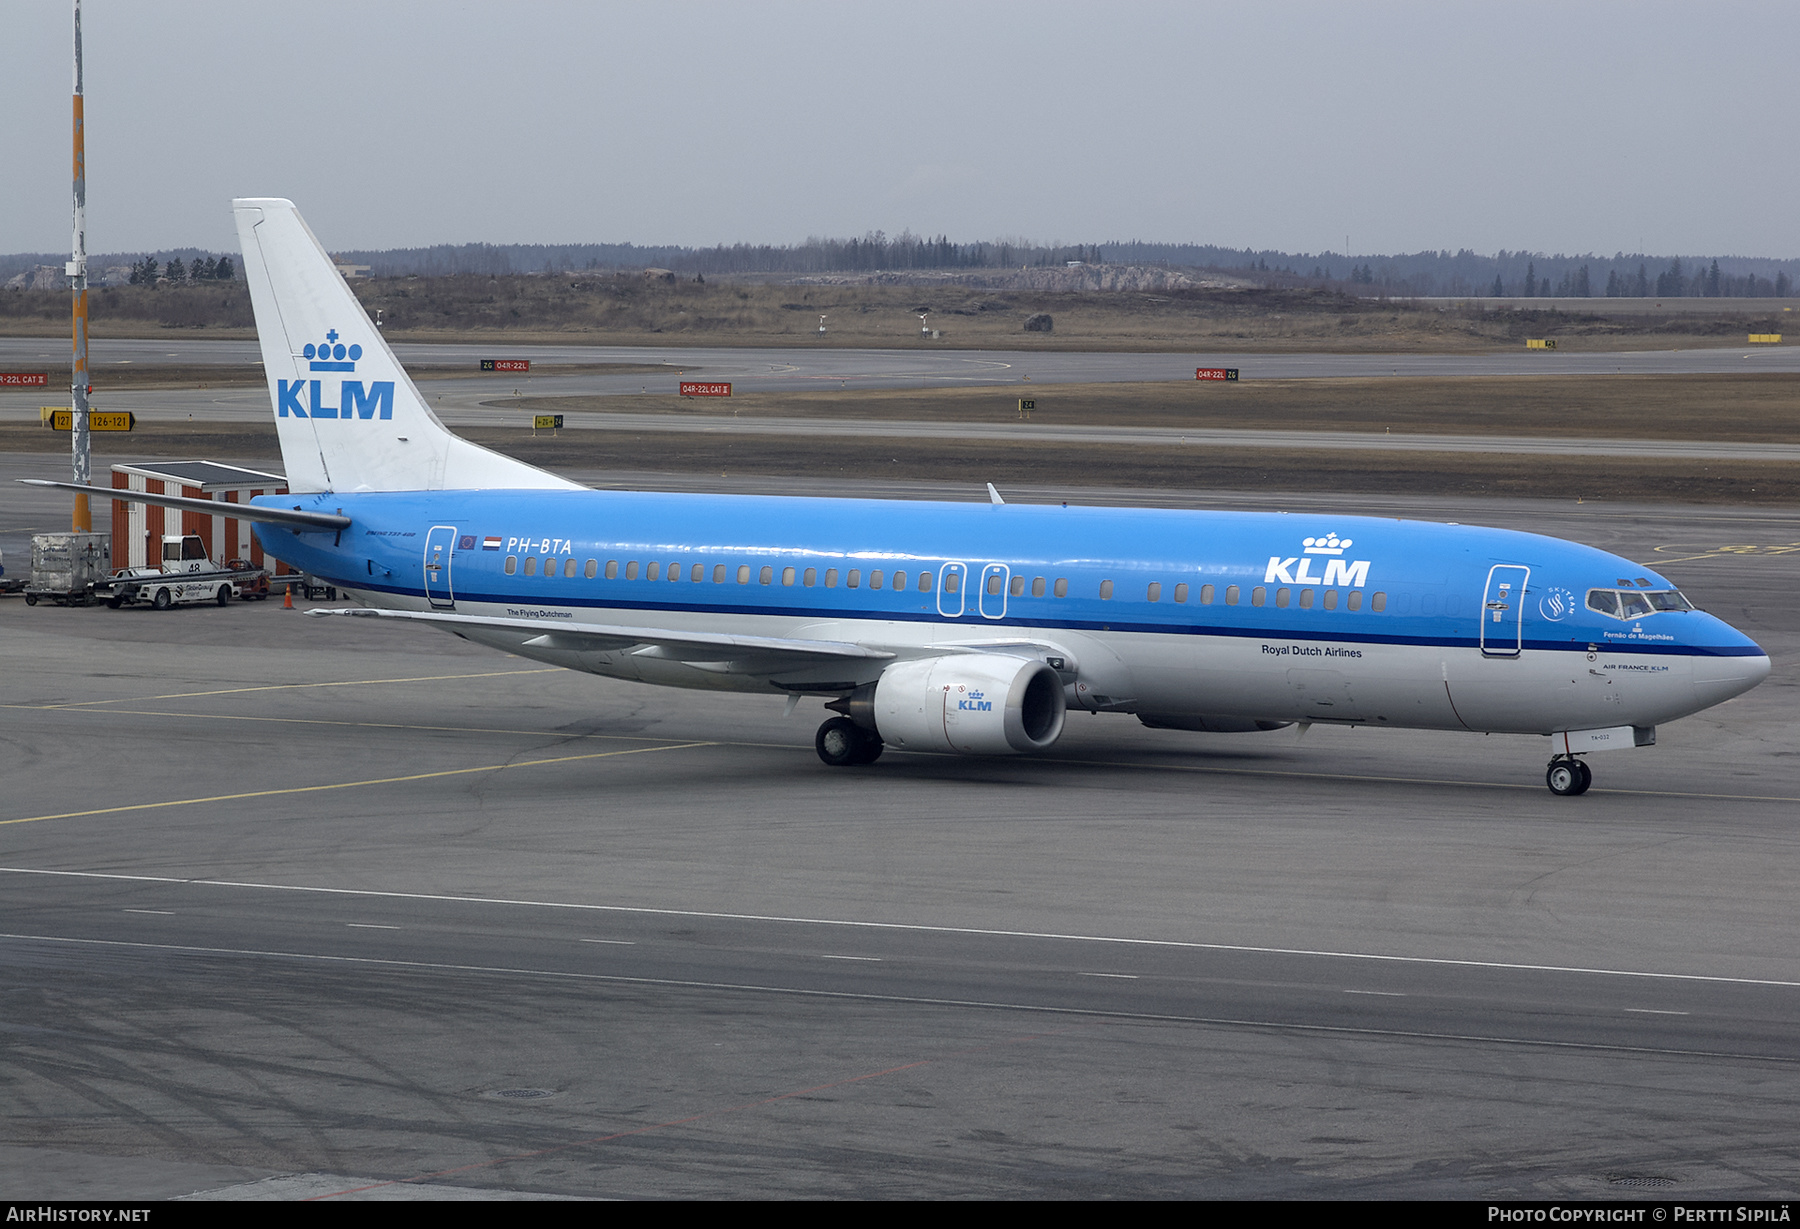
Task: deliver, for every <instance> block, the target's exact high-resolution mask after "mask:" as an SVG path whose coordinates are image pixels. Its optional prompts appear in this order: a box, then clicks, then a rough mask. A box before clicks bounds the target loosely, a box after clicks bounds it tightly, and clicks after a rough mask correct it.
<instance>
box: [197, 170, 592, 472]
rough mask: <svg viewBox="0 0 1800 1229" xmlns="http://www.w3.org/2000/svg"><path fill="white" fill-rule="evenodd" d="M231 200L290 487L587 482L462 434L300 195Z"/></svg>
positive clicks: (245, 277)
mask: <svg viewBox="0 0 1800 1229" xmlns="http://www.w3.org/2000/svg"><path fill="white" fill-rule="evenodd" d="M231 208H232V212H233V213H234V214H235V215H236V217H237V228H238V240H239V243H240V244H241V245H242V248H243V253H244V279H245V281H246V283H247V284H248V285H249V287H250V303H251V306H252V307H253V308H254V309H255V312H256V334H257V338H258V340H259V341H260V342H261V344H262V357H263V367H264V369H265V371H266V373H267V376H268V380H269V396H270V398H271V400H272V401H273V403H274V409H275V426H276V429H277V431H278V432H279V433H280V436H281V457H282V461H283V462H284V464H285V465H286V468H287V478H288V488H289V489H290V490H292V491H295V492H301V491H425V490H465V489H492V488H534V489H545V488H552V489H576V490H579V489H580V484H579V483H574V482H570V481H568V480H566V479H563V478H559V477H557V476H556V475H555V474H551V473H547V472H546V471H544V470H541V469H538V468H537V467H536V466H534V465H527V464H526V463H525V462H523V461H516V460H514V459H513V458H511V457H507V456H502V455H501V454H499V453H497V452H493V451H490V450H489V449H486V448H482V447H480V446H479V445H476V444H471V443H470V442H469V441H467V440H465V439H461V438H459V437H458V436H456V435H453V434H451V432H450V430H449V429H448V428H447V427H445V426H444V424H443V423H442V422H440V421H439V420H438V417H437V415H436V414H433V413H432V412H431V408H430V407H429V406H428V405H427V404H426V402H425V398H424V397H423V396H421V395H420V393H419V390H418V389H417V388H416V387H415V386H414V385H413V382H412V381H411V380H410V379H409V378H407V375H406V371H405V369H404V368H402V367H401V366H400V363H399V360H397V359H396V358H395V357H394V352H393V351H392V350H390V349H388V345H387V342H386V341H385V340H384V339H383V338H382V336H381V333H380V332H379V331H378V330H377V329H376V328H375V325H374V323H373V322H372V321H371V320H370V319H369V316H368V313H367V312H366V311H364V310H363V306H362V304H361V303H359V302H357V299H356V296H355V295H354V294H352V293H351V291H350V287H349V286H348V285H346V284H345V282H344V279H343V276H342V275H341V274H340V273H338V271H337V269H336V267H335V266H334V265H333V264H332V262H331V257H330V256H328V255H327V254H326V252H325V249H324V248H323V247H321V246H320V244H319V241H318V240H317V239H315V238H314V237H313V233H312V231H311V230H309V229H308V228H307V225H306V223H305V222H304V221H302V220H301V217H300V211H299V210H297V209H295V208H294V203H293V202H292V201H287V200H280V199H274V198H263V199H248V200H236V201H233V202H232V203H231Z"/></svg>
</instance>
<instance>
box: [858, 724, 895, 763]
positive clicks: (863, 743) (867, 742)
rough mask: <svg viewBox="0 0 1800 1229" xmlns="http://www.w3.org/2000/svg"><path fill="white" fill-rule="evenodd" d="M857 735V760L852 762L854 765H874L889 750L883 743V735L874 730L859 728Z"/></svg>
mask: <svg viewBox="0 0 1800 1229" xmlns="http://www.w3.org/2000/svg"><path fill="white" fill-rule="evenodd" d="M856 735H857V745H856V758H855V759H853V760H851V761H850V762H851V763H852V764H873V763H874V762H875V761H876V760H878V759H880V758H881V753H882V752H883V751H886V750H887V744H886V743H884V742H882V741H881V735H879V734H877V733H876V732H875V731H873V730H865V729H863V728H862V727H861V726H857V727H856Z"/></svg>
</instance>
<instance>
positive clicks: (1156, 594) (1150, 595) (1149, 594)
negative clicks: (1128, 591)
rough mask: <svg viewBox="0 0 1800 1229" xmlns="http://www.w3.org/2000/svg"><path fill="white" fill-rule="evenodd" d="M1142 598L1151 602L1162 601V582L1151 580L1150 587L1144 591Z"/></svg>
mask: <svg viewBox="0 0 1800 1229" xmlns="http://www.w3.org/2000/svg"><path fill="white" fill-rule="evenodd" d="M1144 598H1145V600H1147V601H1152V602H1160V601H1162V582H1160V581H1155V580H1153V581H1151V582H1150V587H1149V588H1148V589H1147V590H1145V591H1144Z"/></svg>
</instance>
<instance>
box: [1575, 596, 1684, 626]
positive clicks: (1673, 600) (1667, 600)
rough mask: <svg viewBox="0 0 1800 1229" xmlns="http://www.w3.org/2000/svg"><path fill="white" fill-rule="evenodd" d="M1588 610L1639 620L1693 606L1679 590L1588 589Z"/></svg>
mask: <svg viewBox="0 0 1800 1229" xmlns="http://www.w3.org/2000/svg"><path fill="white" fill-rule="evenodd" d="M1587 604H1588V609H1589V610H1597V611H1599V612H1600V613H1601V614H1603V615H1607V616H1608V617H1610V618H1614V619H1641V618H1643V617H1645V616H1646V615H1653V614H1658V613H1660V612H1662V611H1665V610H1692V609H1693V608H1694V604H1693V603H1692V602H1690V601H1688V600H1687V598H1685V597H1683V596H1682V594H1681V590H1679V589H1653V590H1650V591H1648V592H1646V591H1644V590H1641V589H1632V590H1619V589H1589V590H1588V595H1587Z"/></svg>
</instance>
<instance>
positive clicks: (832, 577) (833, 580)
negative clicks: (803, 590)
mask: <svg viewBox="0 0 1800 1229" xmlns="http://www.w3.org/2000/svg"><path fill="white" fill-rule="evenodd" d="M825 587H826V588H827V589H835V588H837V569H836V568H826V569H825Z"/></svg>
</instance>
